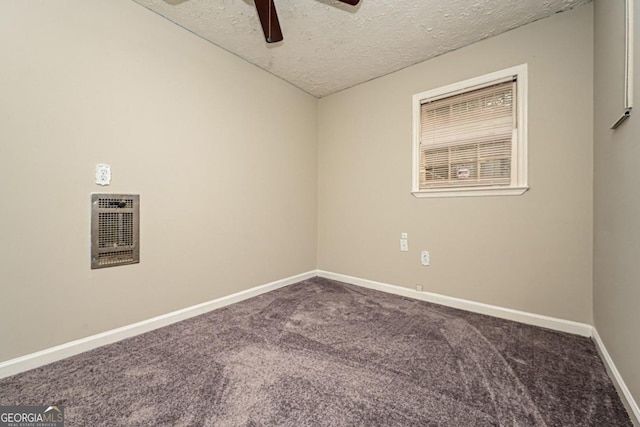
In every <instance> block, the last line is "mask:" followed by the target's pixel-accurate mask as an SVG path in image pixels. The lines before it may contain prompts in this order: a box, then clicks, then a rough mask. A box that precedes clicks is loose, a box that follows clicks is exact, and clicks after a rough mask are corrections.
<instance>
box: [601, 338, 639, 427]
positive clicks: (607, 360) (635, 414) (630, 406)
mask: <svg viewBox="0 0 640 427" xmlns="http://www.w3.org/2000/svg"><path fill="white" fill-rule="evenodd" d="M593 341H595V343H596V348H597V349H598V353H600V357H601V358H602V360H603V361H604V366H605V367H606V368H607V372H608V373H609V377H610V378H611V380H612V381H613V385H615V386H616V389H617V390H618V395H619V396H620V400H622V403H623V404H624V406H625V408H626V409H627V412H628V413H629V416H630V417H631V421H633V425H634V426H637V427H638V426H640V409H639V408H638V404H637V403H636V401H635V400H634V399H633V396H632V395H631V391H629V388H628V387H627V385H626V384H625V383H624V380H623V379H622V376H621V375H620V372H618V369H617V368H616V365H615V364H614V363H613V359H611V356H610V355H609V352H608V351H607V348H606V347H605V346H604V342H603V341H602V339H601V338H600V335H599V334H598V331H597V329H596V328H593Z"/></svg>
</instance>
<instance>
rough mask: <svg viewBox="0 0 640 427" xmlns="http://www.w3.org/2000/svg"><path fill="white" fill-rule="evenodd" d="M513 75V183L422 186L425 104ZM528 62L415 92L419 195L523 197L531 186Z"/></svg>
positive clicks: (415, 162)
mask: <svg viewBox="0 0 640 427" xmlns="http://www.w3.org/2000/svg"><path fill="white" fill-rule="evenodd" d="M509 77H515V79H516V105H515V108H516V121H517V130H516V132H515V134H516V137H515V140H516V141H515V143H514V145H515V147H514V150H515V155H514V156H512V159H511V169H512V170H511V184H509V185H501V186H491V185H483V186H476V187H441V188H430V189H420V136H421V129H420V121H421V120H420V119H421V106H422V104H424V103H425V102H426V101H429V100H436V99H442V98H446V97H449V96H454V95H459V94H463V93H466V92H470V91H472V90H476V89H481V88H483V87H487V86H491V85H493V84H495V83H496V82H498V81H500V80H504V79H506V78H509ZM527 77H528V76H527V64H521V65H517V66H515V67H510V68H506V69H504V70H500V71H496V72H493V73H489V74H485V75H482V76H479V77H474V78H471V79H468V80H464V81H461V82H457V83H453V84H450V85H446V86H442V87H439V88H436V89H431V90H428V91H425V92H421V93H417V94H415V95H413V110H412V111H413V144H412V145H413V147H412V149H413V153H412V162H413V167H412V190H411V193H412V194H413V195H414V196H415V197H418V198H424V197H470V196H519V195H521V194H524V193H525V192H526V191H527V190H528V189H529V186H528V170H527V169H528V165H527V153H528V149H527V128H528V127H527V104H528V102H527V99H528V98H527V95H528V79H527Z"/></svg>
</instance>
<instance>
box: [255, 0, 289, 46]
mask: <svg viewBox="0 0 640 427" xmlns="http://www.w3.org/2000/svg"><path fill="white" fill-rule="evenodd" d="M254 1H255V3H256V10H257V11H258V17H259V18H260V23H261V24H262V31H264V38H265V39H266V40H267V43H276V42H279V41H282V39H283V37H282V30H281V29H280V21H278V15H277V14H276V5H275V4H274V3H273V0H254Z"/></svg>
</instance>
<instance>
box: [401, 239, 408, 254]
mask: <svg viewBox="0 0 640 427" xmlns="http://www.w3.org/2000/svg"><path fill="white" fill-rule="evenodd" d="M400 250H401V251H402V252H408V251H409V241H408V240H407V239H400Z"/></svg>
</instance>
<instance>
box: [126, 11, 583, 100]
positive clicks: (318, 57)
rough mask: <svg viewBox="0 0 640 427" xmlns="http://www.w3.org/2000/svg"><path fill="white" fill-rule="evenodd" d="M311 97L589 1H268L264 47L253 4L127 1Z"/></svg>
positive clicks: (346, 86)
mask: <svg viewBox="0 0 640 427" xmlns="http://www.w3.org/2000/svg"><path fill="white" fill-rule="evenodd" d="M134 1H136V2H137V3H140V4H141V5H143V6H145V7H147V8H148V9H150V10H152V11H154V12H156V13H158V14H160V15H161V16H164V17H166V18H167V19H169V20H170V21H173V22H175V23H176V24H178V25H180V26H182V27H184V28H186V29H188V30H189V31H191V32H193V33H195V34H197V35H199V36H200V37H202V38H204V39H206V40H209V41H210V42H212V43H214V44H216V45H218V46H220V47H222V48H223V49H226V50H228V51H230V52H233V53H235V54H236V55H238V56H240V57H241V58H244V59H246V60H247V61H249V62H251V63H253V64H255V65H257V66H259V67H261V68H263V69H265V70H267V71H269V72H270V73H272V74H275V75H276V76H279V77H281V78H282V79H284V80H286V81H288V82H290V83H291V84H293V85H295V86H297V87H299V88H301V89H302V90H304V91H305V92H308V93H310V94H312V95H314V96H316V97H323V96H326V95H329V94H331V93H334V92H337V91H339V90H342V89H345V88H348V87H351V86H354V85H356V84H358V83H362V82H364V81H367V80H371V79H374V78H376V77H380V76H383V75H385V74H389V73H391V72H393V71H396V70H399V69H401V68H404V67H407V66H409V65H412V64H415V63H418V62H421V61H424V60H426V59H429V58H433V57H434V56H437V55H441V54H443V53H446V52H449V51H451V50H454V49H458V48H460V47H463V46H466V45H469V44H471V43H474V42H476V41H478V40H481V39H484V38H487V37H491V36H494V35H496V34H500V33H502V32H504V31H508V30H510V29H513V28H516V27H519V26H521V25H524V24H527V23H529V22H533V21H536V20H538V19H541V18H545V17H547V16H550V15H553V14H554V13H557V12H561V11H564V10H567V9H570V8H572V7H575V6H577V5H579V4H583V3H587V2H588V1H590V0H361V1H360V4H359V5H358V6H355V7H354V6H348V5H345V4H342V3H340V2H337V1H335V0H275V5H276V8H277V12H278V17H279V18H280V25H281V26H282V32H283V33H284V41H282V42H279V43H274V44H267V43H266V42H265V40H264V36H263V33H262V28H261V26H260V21H259V20H258V15H257V13H256V10H255V7H254V4H253V0H134Z"/></svg>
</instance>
